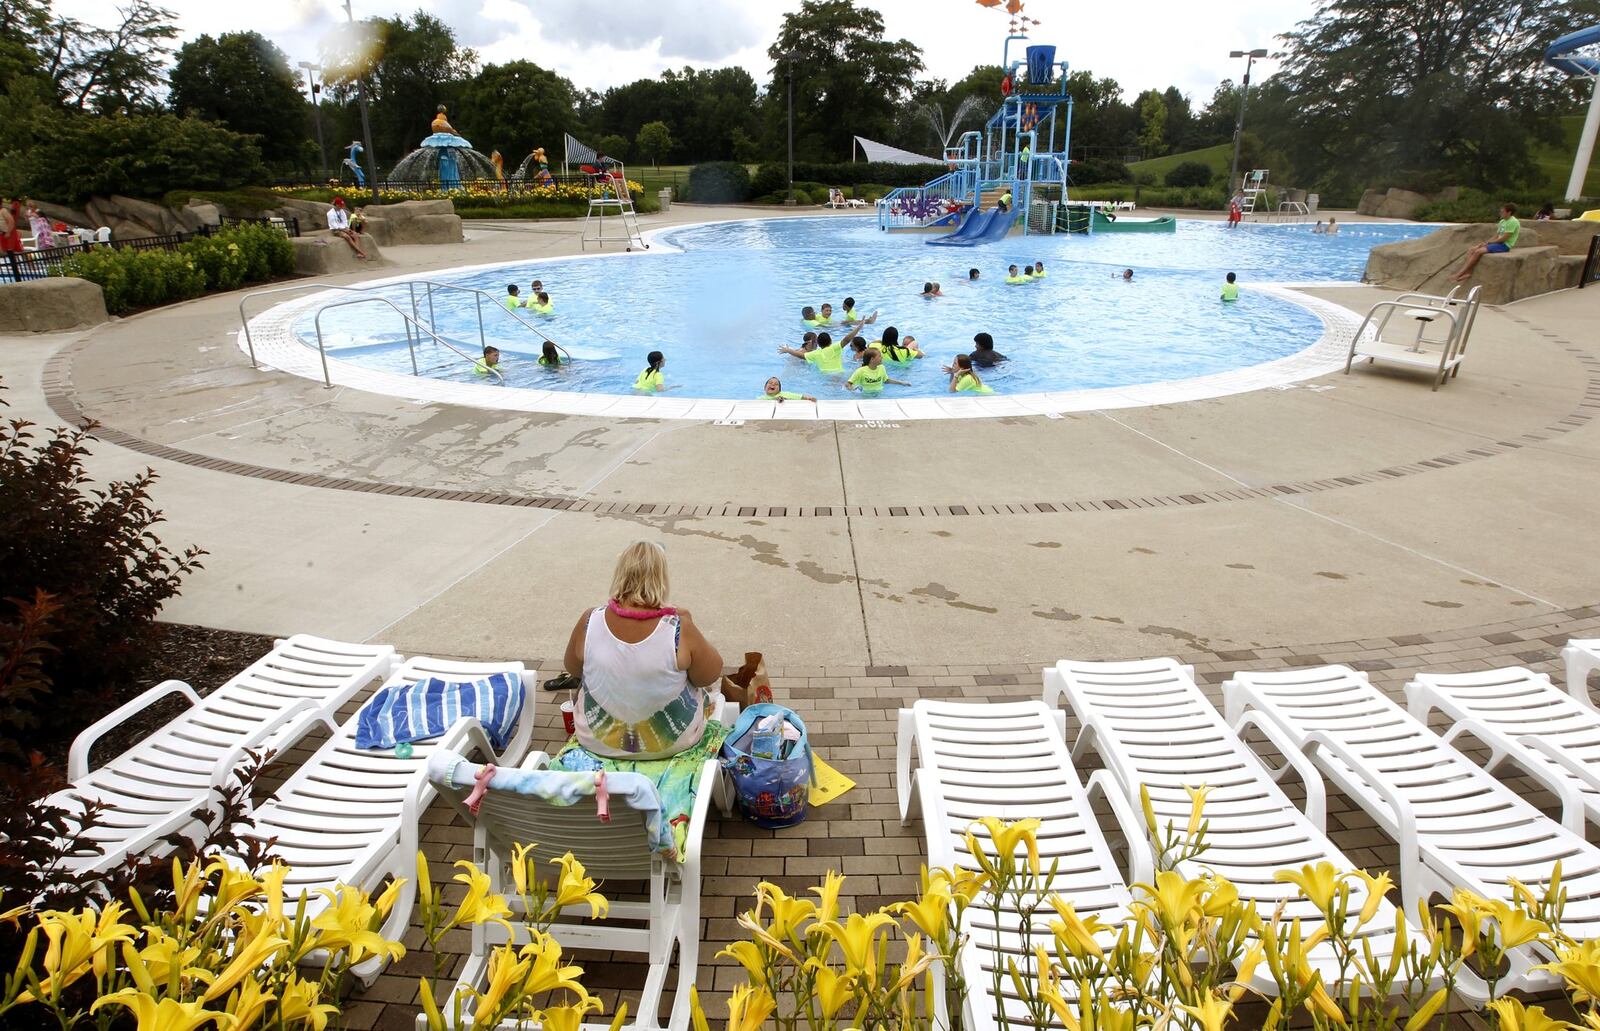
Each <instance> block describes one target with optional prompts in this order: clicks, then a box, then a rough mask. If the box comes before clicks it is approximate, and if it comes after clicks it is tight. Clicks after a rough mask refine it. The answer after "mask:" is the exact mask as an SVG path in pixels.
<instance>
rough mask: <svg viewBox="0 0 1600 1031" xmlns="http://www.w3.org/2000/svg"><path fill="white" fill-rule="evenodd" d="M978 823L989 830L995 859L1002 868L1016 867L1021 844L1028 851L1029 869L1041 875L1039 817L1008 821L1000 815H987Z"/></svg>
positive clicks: (1036, 874) (1007, 869) (1008, 869)
mask: <svg viewBox="0 0 1600 1031" xmlns="http://www.w3.org/2000/svg"><path fill="white" fill-rule="evenodd" d="M978 823H979V824H980V825H982V826H983V828H984V829H985V830H987V831H988V832H989V840H990V841H991V842H992V843H993V845H994V854H995V859H996V860H998V861H999V863H1000V868H1001V869H1002V870H1005V871H1010V870H1012V869H1013V868H1014V864H1015V863H1016V853H1017V846H1018V845H1021V846H1022V847H1023V848H1024V849H1026V850H1027V853H1028V869H1029V870H1032V871H1033V874H1034V876H1035V877H1037V876H1038V875H1039V841H1038V833H1039V827H1040V823H1039V821H1038V820H1037V819H1035V818H1033V817H1029V818H1028V819H1026V820H1014V821H1012V822H1010V823H1007V822H1006V821H1005V820H1002V819H1000V818H999V817H998V816H985V817H984V818H983V819H981V820H979V821H978Z"/></svg>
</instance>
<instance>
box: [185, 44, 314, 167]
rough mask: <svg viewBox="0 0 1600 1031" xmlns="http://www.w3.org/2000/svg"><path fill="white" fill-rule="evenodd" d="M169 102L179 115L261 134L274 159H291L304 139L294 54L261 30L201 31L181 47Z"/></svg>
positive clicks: (266, 152) (265, 149) (302, 104)
mask: <svg viewBox="0 0 1600 1031" xmlns="http://www.w3.org/2000/svg"><path fill="white" fill-rule="evenodd" d="M169 81H170V83H171V87H172V91H171V95H170V98H169V102H170V103H171V105H172V109H173V110H174V111H176V112H177V113H178V114H180V115H193V116H195V117H197V118H204V119H206V120H208V121H212V122H221V123H222V124H223V125H226V126H227V127H228V128H230V129H232V130H233V131H234V132H244V133H253V134H255V135H257V136H259V137H261V153H262V156H263V157H264V158H266V160H267V161H269V162H291V161H295V160H296V159H298V158H299V157H300V156H301V153H302V150H303V144H304V143H305V140H306V136H305V132H304V129H305V120H304V119H303V118H302V117H301V113H302V111H303V110H304V108H305V106H306V104H305V98H304V96H302V94H301V93H300V87H299V82H298V80H297V78H296V77H295V74H294V73H293V72H292V71H290V70H289V59H288V58H287V57H285V56H284V53H283V51H281V50H279V49H278V48H277V47H276V46H274V45H273V44H272V43H271V42H269V41H268V40H267V39H266V38H265V37H264V36H262V35H261V34H260V33H258V32H225V33H223V34H222V35H220V36H218V37H217V38H215V39H212V38H211V37H210V36H201V37H200V38H199V39H196V40H193V41H191V42H189V43H185V44H184V45H183V46H182V47H181V48H179V50H178V59H177V62H176V63H175V64H174V65H173V68H172V75H171V78H170V80H169Z"/></svg>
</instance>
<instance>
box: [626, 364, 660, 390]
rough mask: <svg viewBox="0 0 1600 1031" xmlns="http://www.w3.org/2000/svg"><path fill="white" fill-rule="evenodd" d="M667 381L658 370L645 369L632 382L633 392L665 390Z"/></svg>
mask: <svg viewBox="0 0 1600 1031" xmlns="http://www.w3.org/2000/svg"><path fill="white" fill-rule="evenodd" d="M666 386H667V381H666V378H665V377H664V376H662V375H661V370H660V369H646V370H644V371H643V372H641V373H639V377H638V378H637V379H635V380H634V381H633V389H635V390H665V389H666Z"/></svg>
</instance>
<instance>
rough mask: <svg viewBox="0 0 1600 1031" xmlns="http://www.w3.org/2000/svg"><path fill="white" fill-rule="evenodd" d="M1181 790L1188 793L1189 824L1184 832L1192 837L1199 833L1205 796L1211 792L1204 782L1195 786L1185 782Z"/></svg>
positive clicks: (1204, 806) (1204, 807) (1203, 813)
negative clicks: (1192, 786)
mask: <svg viewBox="0 0 1600 1031" xmlns="http://www.w3.org/2000/svg"><path fill="white" fill-rule="evenodd" d="M1183 790H1184V791H1187V792H1188V793H1189V826H1188V827H1187V828H1186V829H1185V831H1184V833H1185V834H1187V835H1188V836H1189V837H1191V838H1192V837H1194V836H1195V835H1196V834H1199V833H1200V821H1201V819H1202V818H1203V817H1204V815H1205V809H1206V796H1207V795H1209V794H1211V789H1210V788H1209V787H1207V786H1206V785H1204V784H1202V785H1200V786H1199V787H1197V788H1191V787H1190V786H1189V785H1187V784H1185V785H1184V786H1183Z"/></svg>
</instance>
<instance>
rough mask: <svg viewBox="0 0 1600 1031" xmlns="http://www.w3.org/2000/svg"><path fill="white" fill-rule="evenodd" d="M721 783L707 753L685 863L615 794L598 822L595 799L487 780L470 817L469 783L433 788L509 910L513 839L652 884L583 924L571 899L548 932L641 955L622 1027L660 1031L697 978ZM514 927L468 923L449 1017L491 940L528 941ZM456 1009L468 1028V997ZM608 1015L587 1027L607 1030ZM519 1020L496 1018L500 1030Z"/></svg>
mask: <svg viewBox="0 0 1600 1031" xmlns="http://www.w3.org/2000/svg"><path fill="white" fill-rule="evenodd" d="M720 705H721V708H720V710H719V711H720V715H718V717H717V719H718V720H719V721H720V722H722V723H723V725H724V726H729V727H731V726H732V725H733V722H734V720H735V719H737V716H738V712H739V707H738V706H737V705H735V704H733V703H732V702H721V703H720ZM549 761H550V759H549V756H548V755H546V754H545V753H544V752H533V753H530V754H529V755H528V757H527V758H526V759H525V760H523V762H522V768H523V769H540V768H543V767H546V766H548V765H549ZM721 782H722V775H721V771H720V768H719V765H718V763H717V760H716V759H707V760H706V761H705V763H704V764H703V765H702V767H701V770H700V776H699V786H698V787H697V788H696V789H695V800H694V811H693V812H692V813H691V814H690V816H689V825H688V828H687V833H686V838H685V842H684V857H683V861H682V862H675V861H673V860H671V859H669V858H666V857H663V856H662V855H661V854H660V853H658V852H656V851H655V850H654V849H652V848H651V845H650V839H649V836H648V833H647V831H646V828H645V821H644V817H643V816H641V815H640V814H639V812H638V811H637V810H635V809H632V808H629V807H627V806H624V805H621V804H619V803H618V802H616V801H615V800H613V802H612V805H611V819H610V820H609V822H605V823H602V822H600V820H599V817H598V816H597V814H596V807H595V802H594V799H593V798H592V797H591V798H587V799H583V800H581V801H580V802H578V804H576V805H572V806H558V805H554V804H552V803H549V802H546V801H544V800H542V799H539V798H534V797H532V796H530V795H524V794H519V793H516V792H511V791H496V790H494V788H492V787H491V788H490V789H489V790H488V791H486V792H485V793H484V796H483V802H482V805H481V807H480V808H479V810H478V812H477V814H476V815H474V814H473V813H472V812H470V811H469V810H468V809H467V807H466V805H465V801H466V797H467V795H468V794H469V792H470V788H459V789H456V788H440V789H439V792H440V795H441V796H442V797H443V798H445V799H446V800H447V801H448V802H450V804H451V805H453V806H454V807H455V808H456V810H457V811H458V812H460V813H461V814H462V816H463V817H464V818H465V819H466V821H467V822H468V823H469V824H471V825H472V828H473V838H472V858H473V861H474V862H476V863H477V864H478V865H479V867H480V868H481V869H483V870H484V871H485V872H487V873H488V874H489V877H490V881H491V889H490V890H491V891H494V892H498V893H501V894H504V895H505V897H506V902H507V903H508V904H509V905H510V906H511V907H512V909H513V910H516V909H519V908H520V907H521V900H520V899H519V898H518V897H517V892H516V888H515V886H514V885H513V884H512V881H511V867H510V863H511V856H512V851H511V847H512V845H514V844H536V845H537V846H538V853H537V854H538V856H539V859H540V865H541V866H546V865H547V864H546V863H545V861H546V860H550V859H554V858H556V857H558V856H562V855H565V854H566V853H567V852H571V853H572V854H573V855H574V856H575V857H577V859H578V861H579V862H581V863H583V865H584V868H585V869H586V871H587V872H588V874H589V876H591V877H593V878H594V879H595V880H598V881H643V882H645V883H646V884H647V885H648V887H649V898H648V899H647V900H643V901H627V900H617V899H612V900H610V910H609V915H608V916H607V918H606V919H605V920H601V921H595V922H580V918H581V919H586V918H587V917H588V915H589V909H588V907H587V906H574V907H571V908H570V909H569V910H568V914H570V915H571V916H572V917H574V918H575V919H573V920H570V921H568V920H562V921H560V922H558V923H557V924H556V925H555V926H554V927H552V928H551V929H550V933H551V934H552V935H554V936H555V938H556V940H557V941H559V942H560V943H561V945H562V947H563V948H564V949H574V948H576V949H603V950H609V951H614V952H627V953H635V954H639V955H642V956H645V957H646V958H647V959H648V961H649V965H650V967H649V972H648V974H646V976H645V983H644V988H643V991H642V993H641V994H640V997H639V1004H638V1006H637V1008H632V1009H630V1011H629V1016H630V1018H631V1019H630V1020H629V1022H628V1023H627V1024H626V1025H624V1026H625V1027H628V1028H631V1029H633V1031H662V1029H663V1028H665V1029H668V1031H683V1029H685V1028H687V1027H689V1022H690V1011H689V989H690V988H692V987H693V986H694V983H695V977H696V975H697V972H698V971H699V967H700V849H701V842H702V839H703V838H704V836H705V830H706V822H707V820H708V819H709V816H710V806H711V803H712V802H714V801H715V802H717V803H718V805H719V807H720V806H721V804H722V799H721V797H720V794H721ZM618 921H630V922H633V923H642V924H643V926H641V927H623V926H620V925H619V924H618ZM512 927H513V931H512V933H511V934H510V935H509V936H508V935H507V933H506V930H505V928H503V927H500V926H497V925H489V924H478V925H476V926H475V927H473V929H472V947H471V950H470V951H469V952H468V954H467V962H466V966H464V967H463V968H462V971H461V976H460V978H459V979H458V980H457V981H456V985H455V988H454V989H453V990H452V992H451V995H450V996H449V997H448V998H447V999H446V1000H444V1001H442V1002H441V1003H440V1005H439V1009H440V1012H442V1013H444V1014H445V1015H446V1020H449V1019H450V1016H449V1015H450V1014H451V1013H452V1012H453V1011H454V1008H455V1001H454V1000H455V995H456V994H457V993H464V992H465V990H466V989H467V988H474V989H479V990H481V986H482V981H483V978H484V976H485V975H486V974H487V972H488V964H489V956H490V954H491V953H492V952H493V951H494V949H495V948H496V947H498V946H500V945H502V944H505V943H506V942H507V941H508V940H510V941H512V942H513V943H514V944H515V945H517V946H521V945H524V944H526V943H527V942H528V933H527V929H526V928H525V927H524V926H523V925H522V924H520V923H517V922H516V918H515V917H513V919H512ZM674 951H676V953H677V957H678V962H677V967H678V978H677V982H676V986H675V990H674V993H673V1000H672V1012H671V1014H670V1016H669V1017H668V1020H667V1023H666V1024H662V1023H660V1015H659V1011H660V1009H661V996H662V993H663V991H664V990H665V988H666V984H667V976H668V972H669V971H670V969H671V968H672V965H673V964H672V960H673V953H674ZM462 1013H463V1017H464V1018H465V1019H467V1023H468V1026H470V1023H471V1021H470V1017H471V1013H472V1006H471V1000H470V996H468V997H467V1001H466V1003H465V1004H464V1005H463V1008H462ZM609 1016H610V1015H607V1017H606V1018H605V1019H601V1020H598V1021H596V1022H595V1023H593V1024H585V1025H584V1027H586V1028H591V1027H592V1028H609V1027H610V1026H611V1021H610V1019H609ZM516 1026H517V1025H515V1024H511V1023H502V1024H501V1025H500V1027H501V1028H504V1029H506V1031H511V1029H512V1028H515V1027H516ZM417 1027H418V1029H419V1031H426V1027H427V1018H426V1017H425V1016H423V1015H421V1014H419V1015H418V1017H417Z"/></svg>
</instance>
